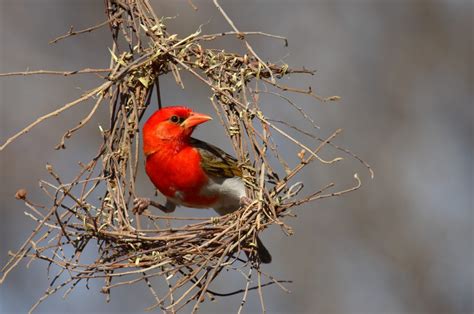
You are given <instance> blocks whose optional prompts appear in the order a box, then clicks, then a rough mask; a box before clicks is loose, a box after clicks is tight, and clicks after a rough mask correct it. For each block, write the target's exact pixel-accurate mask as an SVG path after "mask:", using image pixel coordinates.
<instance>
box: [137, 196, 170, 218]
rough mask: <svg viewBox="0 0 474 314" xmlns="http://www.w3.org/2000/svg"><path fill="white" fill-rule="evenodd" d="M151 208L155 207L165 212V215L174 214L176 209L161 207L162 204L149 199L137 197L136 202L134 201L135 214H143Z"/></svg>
mask: <svg viewBox="0 0 474 314" xmlns="http://www.w3.org/2000/svg"><path fill="white" fill-rule="evenodd" d="M150 206H153V207H156V208H158V209H160V210H161V211H163V212H165V213H172V212H174V209H175V207H171V206H170V207H168V206H163V205H161V204H160V203H157V202H155V201H152V200H151V199H149V198H146V197H137V198H136V199H135V200H134V201H133V209H132V212H133V213H134V214H139V215H141V214H143V212H144V211H145V209H147V208H148V207H150Z"/></svg>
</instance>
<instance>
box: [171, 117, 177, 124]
mask: <svg viewBox="0 0 474 314" xmlns="http://www.w3.org/2000/svg"><path fill="white" fill-rule="evenodd" d="M170 120H171V122H173V123H178V122H179V118H178V116H172V117H171V118H170Z"/></svg>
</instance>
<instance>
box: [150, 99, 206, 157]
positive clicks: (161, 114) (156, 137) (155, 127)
mask: <svg viewBox="0 0 474 314" xmlns="http://www.w3.org/2000/svg"><path fill="white" fill-rule="evenodd" d="M211 119H212V118H211V117H210V116H208V115H205V114H202V113H198V112H194V111H192V110H191V109H190V108H187V107H184V106H172V107H165V108H163V109H160V110H158V111H156V112H155V113H154V114H152V115H151V117H150V118H149V119H148V120H147V121H146V122H145V125H144V126H143V151H144V152H145V155H146V156H148V155H150V154H152V153H153V152H155V151H156V150H157V148H158V147H160V146H162V145H163V144H164V143H169V144H173V143H176V144H179V143H185V142H186V141H187V140H188V139H189V138H190V137H191V134H192V133H193V131H194V128H195V127H196V126H197V125H199V124H201V123H204V122H206V121H209V120H211Z"/></svg>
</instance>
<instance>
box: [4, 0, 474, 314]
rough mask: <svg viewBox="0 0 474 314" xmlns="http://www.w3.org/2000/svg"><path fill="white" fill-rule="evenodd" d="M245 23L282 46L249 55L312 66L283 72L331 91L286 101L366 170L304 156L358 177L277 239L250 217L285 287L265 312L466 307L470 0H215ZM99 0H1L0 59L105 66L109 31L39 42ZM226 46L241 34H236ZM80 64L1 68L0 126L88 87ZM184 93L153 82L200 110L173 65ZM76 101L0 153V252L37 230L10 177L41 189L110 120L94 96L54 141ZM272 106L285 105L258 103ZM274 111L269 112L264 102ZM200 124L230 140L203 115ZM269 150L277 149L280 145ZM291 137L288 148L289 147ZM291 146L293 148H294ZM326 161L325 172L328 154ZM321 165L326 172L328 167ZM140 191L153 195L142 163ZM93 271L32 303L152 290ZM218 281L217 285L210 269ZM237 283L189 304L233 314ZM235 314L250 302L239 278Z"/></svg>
mask: <svg viewBox="0 0 474 314" xmlns="http://www.w3.org/2000/svg"><path fill="white" fill-rule="evenodd" d="M152 3H153V4H154V7H155V11H156V12H157V14H158V15H159V16H176V18H175V19H174V20H171V21H170V22H169V28H168V30H169V31H170V32H171V33H177V34H179V35H180V36H184V35H186V34H188V33H190V32H194V31H195V30H196V29H197V27H198V26H199V25H200V24H203V23H207V24H206V25H205V27H204V31H205V32H208V33H213V32H220V31H224V30H230V28H229V27H228V26H227V24H226V22H225V20H224V19H223V18H222V17H221V16H220V15H219V14H218V12H217V11H216V9H215V7H214V6H213V5H212V1H198V0H195V1H194V3H195V5H196V6H197V7H198V8H199V10H198V11H194V10H193V9H192V8H191V6H190V5H189V4H188V2H187V1H184V0H183V1H152ZM221 4H222V6H223V7H224V9H225V10H226V11H227V12H228V13H229V15H230V16H231V18H233V20H234V22H235V23H236V25H237V27H239V28H240V30H243V31H252V30H259V31H264V32H269V33H274V34H278V35H282V36H285V37H287V38H288V39H289V47H287V48H285V47H283V45H282V44H281V42H278V41H273V40H270V39H255V38H253V39H250V41H251V43H252V44H253V46H254V48H255V49H256V50H257V52H258V53H259V54H260V55H261V56H263V57H264V59H271V60H275V61H278V60H280V59H282V60H284V62H286V63H289V64H290V65H294V66H306V67H307V68H314V69H317V73H316V75H315V76H309V77H306V78H297V77H295V78H294V79H293V78H292V79H290V83H291V84H293V85H296V86H300V87H307V86H308V85H311V86H312V87H313V90H315V91H316V92H317V93H319V94H321V95H324V96H331V95H339V96H341V97H342V100H341V101H340V102H336V103H315V102H314V101H311V100H310V99H305V98H297V100H298V103H299V104H301V105H302V106H303V107H304V108H305V109H306V110H307V111H308V112H309V113H311V115H312V116H313V117H314V118H315V120H316V122H317V123H318V124H319V125H320V126H321V131H320V132H319V135H320V136H321V137H325V136H328V135H329V134H330V133H332V131H334V130H335V129H337V128H339V127H341V128H343V129H344V133H343V135H342V136H341V137H340V138H339V139H338V141H337V143H338V144H341V145H343V146H345V147H347V148H350V149H351V150H353V151H354V152H355V153H357V154H358V155H359V156H361V157H362V158H364V159H365V160H366V161H368V162H369V163H370V164H371V165H372V167H373V168H374V170H375V179H374V180H370V179H369V176H368V174H367V172H366V171H364V168H363V167H361V166H360V165H359V164H357V163H352V162H349V161H347V162H343V163H342V165H341V166H340V167H339V166H337V167H322V166H315V167H314V168H312V170H311V171H307V172H305V174H304V177H303V180H305V182H306V185H307V186H312V185H314V186H320V185H322V184H325V183H328V182H336V183H338V184H340V185H339V186H340V187H346V186H348V185H350V184H351V183H352V175H353V173H354V172H356V171H357V172H359V173H360V175H361V178H362V179H363V187H362V188H361V190H359V191H357V192H355V193H352V194H349V195H345V196H343V197H340V198H333V199H328V200H324V201H318V202H315V203H311V204H309V205H307V206H302V207H300V208H297V209H295V213H297V214H298V217H297V218H296V219H290V220H287V223H288V224H290V225H291V226H292V227H293V228H294V231H295V235H294V236H292V237H287V236H285V235H284V234H283V233H282V232H281V231H280V229H278V228H271V229H270V230H268V231H266V232H264V234H263V239H264V241H265V242H266V244H267V247H268V248H269V249H270V250H271V251H272V254H273V259H274V261H273V263H272V264H270V265H268V266H267V265H265V266H264V270H265V271H267V272H269V273H271V274H273V275H274V276H275V277H277V278H279V279H286V280H293V284H289V285H288V287H289V289H290V290H291V293H290V294H286V293H285V292H283V291H282V290H280V289H279V288H277V287H274V286H271V287H268V288H266V289H265V290H264V297H265V301H266V306H267V310H268V312H269V313H370V314H372V313H374V314H375V313H472V312H474V306H473V296H474V290H473V282H474V255H473V254H474V245H473V224H474V221H473V212H472V211H473V206H472V191H473V182H472V180H473V139H472V131H473V129H472V126H473V119H474V113H473V111H474V110H473V105H472V99H473V96H474V95H473V62H472V61H473V60H472V56H473V42H472V40H473V4H472V1H461V0H454V1H428V0H419V1H415V0H411V1H408V0H406V1H405V0H379V1H375V0H373V1H371V0H364V1H356V0H331V1H329V0H328V1H296V0H293V1H289V0H287V1H269V0H267V1H247V0H244V1H237V0H235V1H224V0H222V1H221ZM103 11H104V10H103V7H102V1H89V0H74V1H73V0H69V1H62V0H0V72H10V71H23V70H27V69H29V70H39V69H51V70H77V69H81V68H86V67H91V68H92V67H97V68H103V67H105V68H106V67H108V60H109V57H110V55H109V52H108V50H107V47H110V45H111V41H110V38H109V33H108V29H107V28H102V29H100V30H98V31H96V32H93V33H91V34H85V35H80V36H77V37H74V38H70V39H67V40H65V41H61V42H59V43H58V44H55V45H49V44H48V42H49V41H50V40H51V39H53V38H55V37H56V36H59V35H61V34H63V33H66V32H67V31H68V30H69V28H70V26H71V25H74V27H75V29H82V28H86V27H89V26H91V25H95V24H97V23H100V22H102V21H104V15H103ZM223 44H224V45H225V46H226V49H234V50H236V49H241V42H239V41H237V40H230V41H225V42H224V43H223ZM98 82H100V79H99V78H97V77H94V76H93V75H81V76H74V77H69V78H63V77H57V76H35V77H9V78H0V141H1V142H2V143H3V142H4V141H5V139H6V138H8V137H9V136H11V135H12V134H13V133H14V132H17V131H18V130H19V129H20V128H22V127H24V126H25V125H27V124H28V123H30V122H32V121H34V120H35V119H36V118H37V117H38V116H40V115H42V114H44V113H47V112H49V111H52V110H54V109H55V108H58V107H59V106H60V105H61V104H63V103H66V102H68V101H71V100H73V99H75V98H77V97H78V96H80V95H81V94H82V93H83V92H84V91H87V90H88V89H90V88H92V87H94V86H95V85H96V84H97V83H98ZM184 83H185V86H186V89H185V90H181V89H179V88H178V87H177V86H176V85H175V83H174V81H173V79H172V78H171V77H167V78H165V79H163V81H162V87H163V91H162V97H163V101H164V103H165V104H180V103H185V104H188V105H190V106H192V107H193V108H195V109H196V110H199V111H202V112H209V113H212V108H211V105H210V104H209V101H208V97H209V91H208V90H207V89H206V88H205V87H204V86H203V85H202V84H201V83H199V82H196V81H194V80H192V79H190V78H185V82H184ZM91 105H92V104H91V103H85V104H83V105H80V106H78V107H76V108H74V109H72V110H70V111H68V112H66V113H64V114H63V115H61V116H60V117H58V118H54V119H51V120H49V121H47V122H45V123H43V124H41V125H40V126H39V127H37V128H35V129H34V131H32V132H31V133H29V134H27V135H26V136H23V137H21V138H20V139H19V140H18V141H16V142H15V143H13V144H12V145H10V146H9V147H8V148H6V149H5V150H4V151H3V152H1V153H0V174H1V176H0V177H1V187H2V188H1V189H0V202H1V203H0V206H1V207H0V208H1V218H0V265H2V266H3V265H4V264H5V263H6V261H7V258H8V256H7V252H8V250H15V249H17V248H18V247H19V245H20V244H21V243H23V241H24V239H25V238H26V237H27V236H28V235H29V233H30V232H31V230H32V229H33V228H34V224H33V223H32V221H31V220H29V218H27V217H26V216H25V215H24V214H23V211H24V210H25V207H24V206H23V204H22V203H21V202H18V201H16V200H15V199H14V197H13V196H14V194H15V191H16V190H17V189H18V188H26V189H27V190H28V191H29V197H30V198H31V199H32V200H34V201H37V202H38V203H41V202H42V201H43V202H44V201H46V198H45V196H44V195H43V194H42V192H41V191H40V190H39V188H38V184H37V182H38V180H40V179H43V178H47V172H46V170H45V163H46V162H49V163H51V164H53V165H54V166H55V167H56V169H58V171H59V172H60V173H62V175H63V176H64V178H65V179H66V180H67V179H71V178H72V176H73V175H74V174H75V172H76V171H77V162H78V161H87V160H88V159H89V158H90V156H91V155H92V154H94V153H95V152H96V148H97V144H98V143H99V141H100V135H99V131H98V127H97V126H98V124H103V125H107V118H106V117H107V111H106V108H105V106H104V108H102V110H101V111H100V112H99V115H97V116H96V117H95V118H94V120H93V121H92V122H91V124H90V125H89V126H88V127H87V128H85V129H83V130H82V131H80V133H79V134H78V135H76V136H75V137H73V138H72V139H71V140H70V141H68V142H67V143H66V146H67V147H68V149H66V150H62V151H55V150H54V149H53V147H54V146H55V145H56V144H57V143H58V141H59V139H60V137H61V135H62V134H63V133H64V132H65V131H66V130H67V129H68V127H70V126H72V125H75V124H76V123H77V122H78V121H79V119H81V118H82V117H83V116H84V115H85V114H86V113H87V112H88V111H87V110H88V109H90V107H91ZM264 105H265V106H266V108H269V113H270V115H271V116H273V117H275V118H278V117H280V118H281V116H282V115H283V114H284V115H285V117H286V118H287V119H289V120H291V121H298V120H297V119H298V116H297V115H296V114H294V116H291V115H288V113H287V112H286V111H284V110H283V109H282V108H279V107H278V106H275V105H273V106H272V104H271V103H266V104H264ZM270 109H271V110H270ZM196 136H197V137H199V138H203V139H206V140H207V141H209V142H211V143H214V144H217V145H219V146H221V147H223V148H225V149H226V150H228V151H231V150H230V148H231V146H230V143H229V142H228V139H227V138H226V137H225V133H224V132H223V130H222V129H221V126H220V125H219V123H218V122H216V121H215V120H214V121H213V122H211V123H210V124H208V125H207V126H206V127H202V128H200V129H199V130H198V132H197V134H196ZM284 149H287V148H285V146H284ZM288 149H289V148H288ZM292 149H293V148H292ZM327 168H328V169H327ZM329 168H330V169H329ZM138 180H139V186H138V190H139V191H143V194H144V195H146V194H148V195H153V194H152V193H153V190H152V187H151V184H150V183H149V182H148V179H147V178H146V176H144V175H143V173H142V174H141V175H140V176H139V178H138ZM45 270H46V264H44V263H42V262H36V263H33V264H32V265H30V267H29V268H28V269H26V265H25V264H20V266H19V267H18V268H16V269H15V270H14V271H13V272H12V273H11V274H10V276H9V277H8V279H7V280H6V281H5V282H4V284H3V285H2V286H0V312H1V313H24V312H26V311H27V310H28V309H29V308H30V307H31V305H32V304H33V303H35V302H36V300H37V299H38V298H39V297H41V296H42V295H43V291H44V289H45V288H46V287H47V285H48V280H47V277H46V271H45ZM101 287H102V282H98V281H97V282H91V283H90V287H89V288H90V289H89V290H87V289H86V288H85V286H81V287H79V289H76V290H75V291H74V292H73V293H72V294H71V296H70V297H69V298H68V299H66V300H62V299H61V295H62V294H61V293H59V294H57V295H55V296H53V297H51V298H50V299H49V300H47V301H46V302H45V303H44V304H43V305H42V306H40V307H39V309H38V312H40V313H41V312H43V313H52V312H58V313H60V312H62V313H64V312H68V313H84V312H85V313H105V312H111V313H112V312H113V313H136V312H141V311H142V310H143V309H144V308H145V307H146V306H148V305H150V304H152V302H153V299H152V297H151V296H150V295H149V291H148V290H147V289H146V287H142V286H134V287H133V288H130V287H127V288H124V289H118V290H114V291H112V300H111V302H110V303H109V304H106V303H105V300H104V295H102V294H100V293H99V291H100V288H101ZM216 290H221V291H229V290H231V289H228V286H226V283H225V282H221V283H219V287H217V289H216ZM240 298H241V296H237V297H232V298H227V299H217V300H216V301H215V302H213V303H210V302H207V303H205V304H203V305H202V307H201V309H202V311H201V312H202V313H227V312H235V310H236V309H237V307H238V304H239V302H240ZM245 312H246V313H254V312H260V306H259V300H258V296H257V294H256V293H253V294H252V295H251V296H250V297H249V300H248V304H247V307H246V310H245Z"/></svg>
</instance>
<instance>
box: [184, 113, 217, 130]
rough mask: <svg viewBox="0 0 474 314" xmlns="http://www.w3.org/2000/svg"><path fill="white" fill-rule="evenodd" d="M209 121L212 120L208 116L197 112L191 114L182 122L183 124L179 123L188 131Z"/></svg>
mask: <svg viewBox="0 0 474 314" xmlns="http://www.w3.org/2000/svg"><path fill="white" fill-rule="evenodd" d="M209 120H212V118H211V117H210V116H208V115H205V114H202V113H198V112H193V113H191V115H190V116H189V117H188V118H187V119H186V120H184V121H183V123H181V126H183V127H184V128H186V129H189V128H192V127H195V126H196V125H199V124H201V123H204V122H206V121H209Z"/></svg>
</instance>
